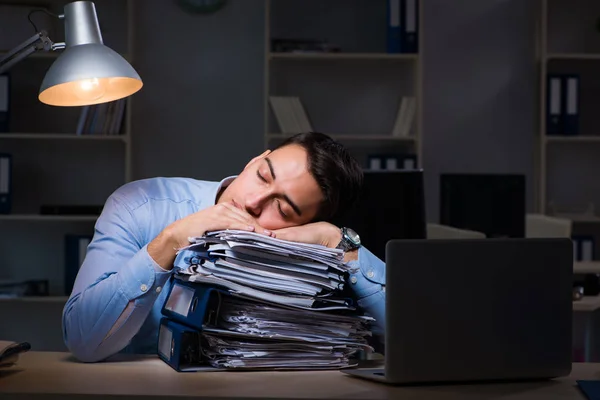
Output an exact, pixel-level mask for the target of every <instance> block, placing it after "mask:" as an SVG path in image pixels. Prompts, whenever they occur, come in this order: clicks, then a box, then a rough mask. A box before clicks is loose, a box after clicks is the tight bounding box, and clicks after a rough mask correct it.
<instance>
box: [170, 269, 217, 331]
mask: <svg viewBox="0 0 600 400" xmlns="http://www.w3.org/2000/svg"><path fill="white" fill-rule="evenodd" d="M171 279H172V280H173V284H172V285H171V287H170V289H169V293H168V295H167V299H166V301H165V303H164V304H163V307H162V310H161V312H162V315H163V316H164V317H166V318H168V319H170V320H173V321H175V322H178V323H180V324H183V325H185V326H188V327H190V328H194V329H196V330H202V329H203V328H204V327H205V326H212V325H215V324H216V322H217V318H218V316H219V308H220V305H221V299H222V296H223V295H224V294H227V292H224V291H222V290H220V289H216V288H214V287H210V286H208V285H204V284H200V283H194V284H188V283H186V282H183V281H181V280H179V279H175V278H171Z"/></svg>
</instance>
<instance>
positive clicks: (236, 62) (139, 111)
mask: <svg viewBox="0 0 600 400" xmlns="http://www.w3.org/2000/svg"><path fill="white" fill-rule="evenodd" d="M264 14H265V4H264V1H262V0H243V1H229V2H228V4H227V5H226V6H225V7H224V8H222V9H221V10H219V11H218V12H216V13H214V14H206V15H202V14H190V13H186V12H184V11H183V10H182V9H180V8H179V7H178V5H177V2H176V1H164V0H144V1H138V2H137V3H136V15H135V42H134V43H135V44H134V48H135V52H136V53H135V55H134V57H135V66H136V69H137V70H138V72H139V74H140V76H141V77H142V78H143V80H144V87H143V89H142V91H141V92H140V93H139V94H137V95H136V96H135V98H134V101H135V104H134V108H133V110H134V111H133V134H134V136H133V143H134V144H133V174H134V178H145V177H149V176H157V175H163V176H174V175H179V176H192V177H195V178H200V179H220V178H222V177H223V175H228V174H233V173H236V172H238V171H239V170H240V169H241V168H242V167H243V166H244V165H245V163H246V162H247V161H249V160H250V158H251V157H252V156H254V155H256V154H258V153H259V152H260V151H261V149H262V148H263V136H262V135H263V125H264V123H263V119H264V117H263V82H264V80H263V74H264V57H265V56H264Z"/></svg>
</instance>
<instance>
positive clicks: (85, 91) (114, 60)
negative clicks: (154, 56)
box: [38, 1, 143, 106]
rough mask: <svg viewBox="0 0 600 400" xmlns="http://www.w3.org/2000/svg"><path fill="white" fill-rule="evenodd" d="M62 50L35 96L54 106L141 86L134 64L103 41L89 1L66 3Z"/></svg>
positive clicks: (114, 96)
mask: <svg viewBox="0 0 600 400" xmlns="http://www.w3.org/2000/svg"><path fill="white" fill-rule="evenodd" d="M64 20H65V39H66V40H65V50H64V51H63V53H62V54H61V55H60V56H59V57H58V58H57V59H56V61H55V62H54V63H53V64H52V66H51V67H50V69H49V70H48V72H46V76H45V77H44V80H43V81H42V86H41V88H40V94H39V96H38V98H39V100H40V101H41V102H42V103H46V104H49V105H53V106H85V105H91V104H99V103H106V102H109V101H113V100H118V99H121V98H123V97H127V96H130V95H132V94H133V93H135V92H137V91H138V90H140V89H141V88H142V85H143V83H142V80H141V78H140V76H139V75H138V74H137V72H136V71H135V70H134V69H133V67H132V66H131V65H130V64H129V63H128V62H127V61H126V60H125V59H124V58H123V57H121V55H119V54H118V53H117V52H115V51H114V50H112V49H110V48H108V47H107V46H105V45H104V43H103V41H102V34H101V32H100V25H99V24H98V17H97V14H96V7H95V5H94V3H92V2H91V1H75V2H72V3H68V4H67V5H66V6H65V14H64Z"/></svg>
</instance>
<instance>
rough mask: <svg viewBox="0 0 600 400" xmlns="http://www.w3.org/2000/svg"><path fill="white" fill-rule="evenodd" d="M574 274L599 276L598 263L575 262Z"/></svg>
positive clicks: (599, 267) (599, 265)
mask: <svg viewBox="0 0 600 400" xmlns="http://www.w3.org/2000/svg"><path fill="white" fill-rule="evenodd" d="M573 273H575V274H600V261H575V262H574V263H573Z"/></svg>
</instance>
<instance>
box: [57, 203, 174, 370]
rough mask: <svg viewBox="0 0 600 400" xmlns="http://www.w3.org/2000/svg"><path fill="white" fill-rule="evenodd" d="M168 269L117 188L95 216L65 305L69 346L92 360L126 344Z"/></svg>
mask: <svg viewBox="0 0 600 400" xmlns="http://www.w3.org/2000/svg"><path fill="white" fill-rule="evenodd" d="M173 254H174V251H173ZM169 275H170V272H169V271H166V270H164V269H162V268H161V267H160V266H159V265H158V264H157V263H156V262H155V261H154V260H153V259H152V257H151V256H150V255H149V254H148V245H146V244H145V243H144V242H143V238H142V237H141V231H140V226H139V224H138V221H137V220H136V219H135V218H134V216H133V214H132V211H131V210H130V209H129V208H128V207H127V206H126V205H125V204H124V203H123V202H122V201H121V200H120V199H119V197H117V196H116V195H114V194H113V195H112V196H111V197H109V199H108V200H107V202H106V204H105V206H104V209H103V211H102V215H101V216H100V217H99V218H98V221H97V222H96V227H95V233H94V238H93V240H92V242H91V243H90V245H89V247H88V251H87V255H86V258H85V261H84V262H83V265H82V266H81V268H80V271H79V273H78V275H77V279H76V281H75V285H74V288H73V292H72V294H71V296H70V298H69V300H68V302H67V304H66V305H65V308H64V310H63V335H64V340H65V343H66V345H67V347H68V348H69V350H70V351H71V352H72V353H73V355H75V357H77V358H78V359H79V360H81V361H87V362H93V361H99V360H102V359H105V358H106V357H109V356H111V355H113V354H115V353H117V352H119V351H120V350H122V349H123V348H124V347H125V346H127V344H128V343H129V342H130V341H131V339H132V338H133V336H134V335H135V334H136V333H137V332H138V331H139V329H140V327H141V326H142V324H143V323H144V321H145V319H146V317H147V316H148V314H149V312H150V310H151V309H152V306H153V304H154V301H155V300H156V298H157V297H158V295H159V293H160V290H161V289H162V286H163V285H164V284H165V282H166V281H167V280H168V278H169Z"/></svg>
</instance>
